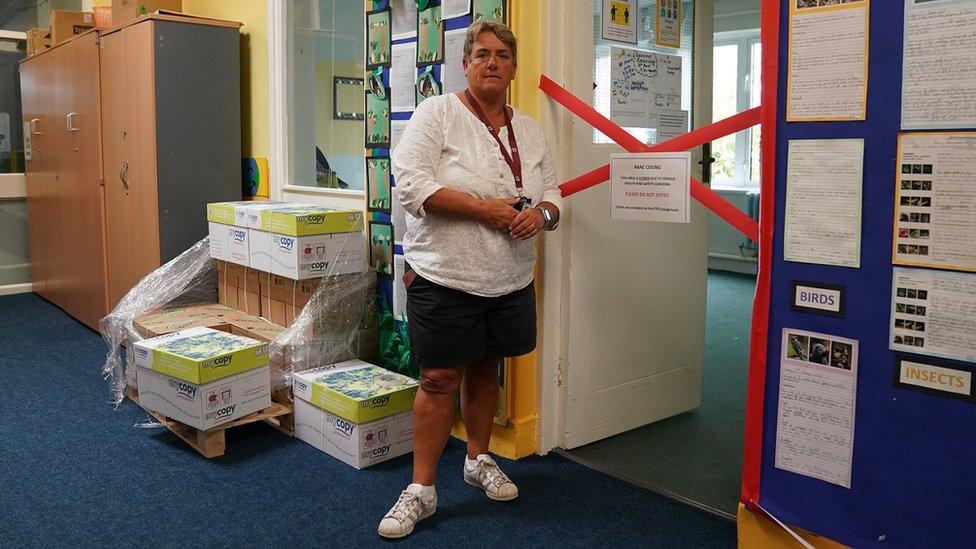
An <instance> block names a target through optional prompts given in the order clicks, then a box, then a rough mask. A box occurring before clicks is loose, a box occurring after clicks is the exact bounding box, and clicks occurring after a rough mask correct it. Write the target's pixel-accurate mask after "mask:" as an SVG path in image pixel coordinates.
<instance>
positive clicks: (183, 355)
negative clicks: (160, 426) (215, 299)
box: [132, 327, 271, 430]
mask: <svg viewBox="0 0 976 549" xmlns="http://www.w3.org/2000/svg"><path fill="white" fill-rule="evenodd" d="M132 346H133V355H134V360H135V366H136V369H137V371H138V380H139V403H140V405H142V406H143V407H145V408H147V409H149V410H152V411H154V412H159V413H161V414H163V415H165V416H166V417H168V418H171V419H174V420H176V421H179V422H181V423H184V424H186V425H189V426H191V427H196V428H197V429H201V430H207V429H210V428H212V427H216V426H218V425H221V424H223V423H226V422H229V421H233V420H235V419H238V418H241V417H244V416H246V415H248V414H251V413H253V412H257V411H259V410H263V409H264V408H267V407H268V406H271V378H270V373H269V370H268V359H269V356H268V344H267V343H266V342H263V341H258V340H255V339H251V338H248V337H243V336H237V335H233V334H228V333H225V332H221V331H218V330H214V329H212V328H206V327H195V328H189V329H187V330H182V331H179V332H173V333H171V334H166V335H161V336H158V337H153V338H149V339H144V340H141V341H136V342H134V343H133V344H132Z"/></svg>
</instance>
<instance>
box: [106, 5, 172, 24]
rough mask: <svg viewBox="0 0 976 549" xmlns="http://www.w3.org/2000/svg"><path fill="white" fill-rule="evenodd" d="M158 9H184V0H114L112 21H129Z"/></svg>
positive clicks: (116, 22) (117, 22)
mask: <svg viewBox="0 0 976 549" xmlns="http://www.w3.org/2000/svg"><path fill="white" fill-rule="evenodd" d="M158 10H165V11H182V10H183V2H182V0H112V22H113V23H114V24H115V25H121V24H122V23H128V22H129V21H132V20H133V19H138V18H139V17H140V16H143V15H148V14H150V13H153V12H155V11H158Z"/></svg>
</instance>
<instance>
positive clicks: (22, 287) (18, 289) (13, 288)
mask: <svg viewBox="0 0 976 549" xmlns="http://www.w3.org/2000/svg"><path fill="white" fill-rule="evenodd" d="M33 291H34V288H33V285H32V284H31V283H30V282H25V283H23V284H5V285H2V286H0V295H13V294H28V293H30V292H33Z"/></svg>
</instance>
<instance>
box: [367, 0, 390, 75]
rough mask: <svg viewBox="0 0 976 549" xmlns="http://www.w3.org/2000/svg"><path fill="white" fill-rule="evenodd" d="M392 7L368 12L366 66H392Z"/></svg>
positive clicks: (368, 67) (370, 67)
mask: <svg viewBox="0 0 976 549" xmlns="http://www.w3.org/2000/svg"><path fill="white" fill-rule="evenodd" d="M390 38H391V37H390V9H389V8H387V9H383V10H378V11H371V12H369V13H367V14H366V68H367V69H372V68H374V67H380V66H383V67H388V66H390V60H391V55H390V50H391V47H392V46H391V43H390Z"/></svg>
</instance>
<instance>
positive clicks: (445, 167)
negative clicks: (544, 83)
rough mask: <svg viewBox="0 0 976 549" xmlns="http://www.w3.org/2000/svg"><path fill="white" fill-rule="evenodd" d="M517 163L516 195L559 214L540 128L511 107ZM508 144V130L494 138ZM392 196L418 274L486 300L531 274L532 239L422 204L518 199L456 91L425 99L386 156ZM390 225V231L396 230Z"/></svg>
mask: <svg viewBox="0 0 976 549" xmlns="http://www.w3.org/2000/svg"><path fill="white" fill-rule="evenodd" d="M512 111H513V113H514V114H513V117H512V128H513V129H514V130H515V137H516V141H517V142H518V148H519V154H520V155H521V160H522V185H523V189H522V194H523V195H524V196H526V197H528V198H530V199H532V205H533V206H535V205H538V204H539V203H540V202H551V203H552V204H555V205H556V207H558V208H560V210H561V209H562V197H561V195H560V192H559V188H558V187H557V186H556V171H555V168H554V166H553V163H552V158H551V156H550V154H549V146H548V145H547V143H546V138H545V136H544V135H543V133H542V128H541V127H540V126H539V124H538V123H537V122H536V121H535V120H533V119H532V118H530V117H529V116H527V115H525V114H524V113H522V112H520V111H518V110H515V109H512ZM498 137H499V139H501V142H502V143H504V144H505V147H506V148H507V147H508V130H507V128H505V127H504V126H503V127H502V128H501V130H500V131H499V134H498ZM391 156H392V158H393V176H394V178H395V182H396V188H395V192H396V196H397V198H398V199H399V200H400V202H401V203H402V204H403V207H404V209H405V210H406V211H407V215H406V219H407V226H406V233H405V234H404V237H403V252H404V256H405V258H406V260H407V262H408V263H409V264H410V266H411V267H413V269H414V270H415V271H417V274H419V275H420V276H422V277H424V278H426V279H428V280H430V281H432V282H435V283H437V284H440V285H442V286H447V287H448V288H454V289H456V290H461V291H464V292H467V293H470V294H475V295H479V296H485V297H496V296H501V295H505V294H508V293H511V292H514V291H516V290H520V289H522V288H525V287H526V286H528V285H529V283H531V282H532V276H533V271H534V270H535V260H536V257H535V256H536V253H535V244H536V243H535V239H529V240H515V239H513V238H511V237H510V236H509V235H508V234H506V233H504V232H502V231H498V230H495V229H492V228H490V227H488V226H486V225H483V224H481V223H478V222H476V221H471V220H466V219H459V218H456V217H451V216H446V215H440V214H436V213H435V214H431V215H427V212H426V211H425V210H424V201H425V200H427V198H428V197H430V195H432V194H434V193H435V192H437V191H438V190H440V189H442V188H445V187H447V188H450V189H454V190H456V191H461V192H464V193H467V194H469V195H471V196H473V197H475V198H480V199H490V198H506V197H515V196H518V192H517V190H516V188H515V178H514V177H513V176H512V170H511V169H510V168H509V167H508V164H507V163H506V162H505V159H504V157H503V156H502V154H501V151H500V150H499V149H498V143H497V142H495V139H494V138H493V137H492V136H491V133H489V132H488V128H486V127H485V125H484V124H483V123H482V122H481V120H479V119H478V117H477V116H475V115H474V114H473V113H472V112H471V111H469V110H468V108H467V107H466V106H464V103H462V102H461V100H460V99H459V98H458V97H457V95H455V94H453V93H452V94H448V95H441V96H436V97H432V98H430V99H426V100H424V102H423V103H421V104H420V105H418V106H417V109H416V110H415V111H414V113H413V116H411V117H410V121H409V122H408V123H407V126H406V129H405V130H404V132H403V136H402V137H401V138H400V141H399V143H397V146H396V149H395V150H394V151H393V152H392V155H391ZM398 229H399V228H398V227H394V228H393V230H394V231H396V230H398Z"/></svg>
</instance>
